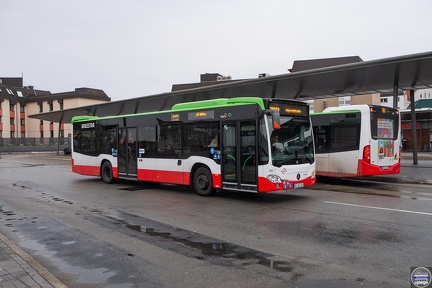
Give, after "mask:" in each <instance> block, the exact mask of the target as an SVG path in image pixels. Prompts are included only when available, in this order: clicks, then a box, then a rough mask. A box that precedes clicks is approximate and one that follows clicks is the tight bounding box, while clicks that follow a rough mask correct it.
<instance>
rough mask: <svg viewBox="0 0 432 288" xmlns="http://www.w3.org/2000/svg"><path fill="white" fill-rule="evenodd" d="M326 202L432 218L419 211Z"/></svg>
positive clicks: (430, 214)
mask: <svg viewBox="0 0 432 288" xmlns="http://www.w3.org/2000/svg"><path fill="white" fill-rule="evenodd" d="M324 202H325V203H327V204H336V205H344V206H352V207H361V208H369V209H377V210H386V211H395V212H403V213H411V214H420V215H428V216H432V213H426V212H418V211H410V210H400V209H392V208H384V207H375V206H365V205H357V204H349V203H341V202H331V201H324Z"/></svg>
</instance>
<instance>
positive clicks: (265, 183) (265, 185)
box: [258, 177, 316, 193]
mask: <svg viewBox="0 0 432 288" xmlns="http://www.w3.org/2000/svg"><path fill="white" fill-rule="evenodd" d="M284 181H285V185H284V184H283V183H272V182H270V181H269V180H268V179H267V178H265V177H258V192H262V193H265V192H274V191H280V190H287V189H293V188H294V186H296V184H297V185H298V184H303V187H307V186H311V185H314V184H315V181H316V177H307V178H305V179H303V180H301V181H287V180H284Z"/></svg>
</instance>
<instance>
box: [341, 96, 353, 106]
mask: <svg viewBox="0 0 432 288" xmlns="http://www.w3.org/2000/svg"><path fill="white" fill-rule="evenodd" d="M350 104H351V96H344V97H339V106H346V105H350Z"/></svg>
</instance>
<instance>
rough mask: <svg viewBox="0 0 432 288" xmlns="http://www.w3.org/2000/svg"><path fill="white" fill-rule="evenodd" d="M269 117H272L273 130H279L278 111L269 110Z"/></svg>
mask: <svg viewBox="0 0 432 288" xmlns="http://www.w3.org/2000/svg"><path fill="white" fill-rule="evenodd" d="M270 115H271V116H272V126H273V129H280V128H281V126H280V114H279V111H275V110H271V111H270Z"/></svg>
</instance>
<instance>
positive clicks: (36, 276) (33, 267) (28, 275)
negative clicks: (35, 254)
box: [0, 233, 66, 288]
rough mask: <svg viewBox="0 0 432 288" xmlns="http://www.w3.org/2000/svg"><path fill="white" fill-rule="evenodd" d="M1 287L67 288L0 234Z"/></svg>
mask: <svg viewBox="0 0 432 288" xmlns="http://www.w3.org/2000/svg"><path fill="white" fill-rule="evenodd" d="M0 287H23V288H24V287H32V288H33V287H43V288H48V287H51V288H52V287H55V288H57V287H58V288H61V287H66V285H64V284H63V283H61V282H60V281H59V280H58V279H57V278H55V277H54V276H53V275H52V274H51V273H49V272H48V270H46V269H45V268H44V267H42V266H41V265H40V264H39V263H38V262H36V260H34V259H33V258H32V257H31V256H30V255H28V254H27V253H26V252H24V251H23V250H21V248H19V247H18V246H17V245H15V244H14V243H13V242H11V241H10V240H9V239H8V238H6V237H5V236H4V235H2V234H1V233H0Z"/></svg>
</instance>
